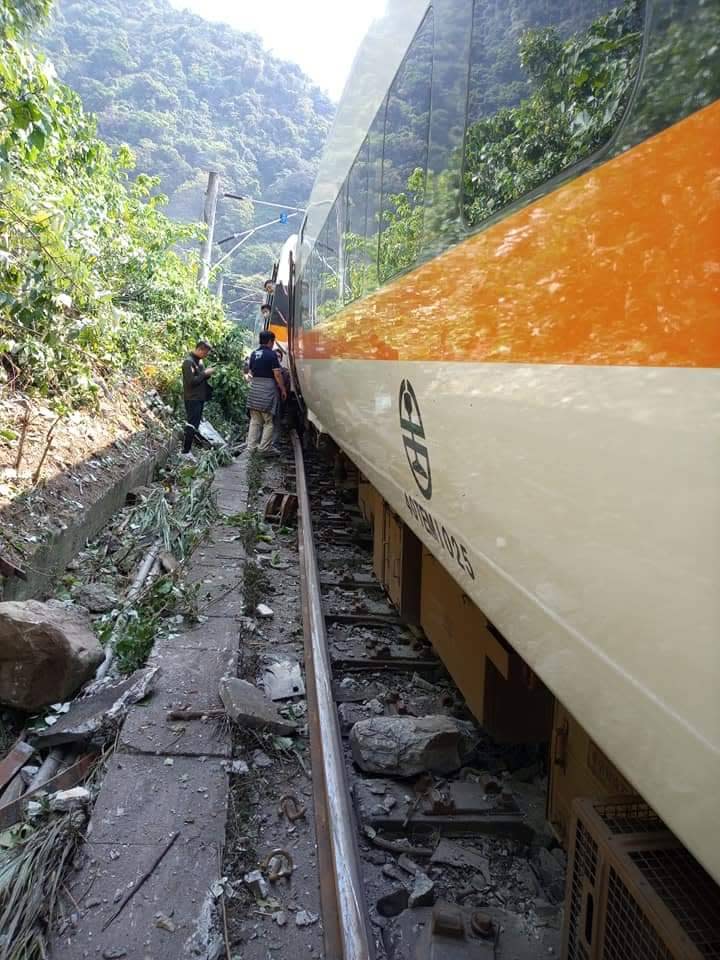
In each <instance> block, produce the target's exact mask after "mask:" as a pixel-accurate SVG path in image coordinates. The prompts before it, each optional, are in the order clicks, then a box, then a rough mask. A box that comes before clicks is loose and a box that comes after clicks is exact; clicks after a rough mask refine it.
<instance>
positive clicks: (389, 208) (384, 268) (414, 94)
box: [379, 10, 433, 280]
mask: <svg viewBox="0 0 720 960" xmlns="http://www.w3.org/2000/svg"><path fill="white" fill-rule="evenodd" d="M432 58H433V14H432V10H430V11H429V13H428V15H427V16H426V17H425V19H424V20H423V22H422V25H421V26H420V29H419V30H418V32H417V33H416V34H415V38H414V40H413V42H412V46H411V47H410V49H409V51H408V53H407V56H406V57H405V59H404V61H403V63H402V66H401V67H400V69H399V71H398V73H397V75H396V77H395V80H394V81H393V85H392V87H391V88H390V92H389V94H388V101H387V110H386V112H385V143H384V148H383V163H382V207H381V211H380V245H379V274H380V279H381V280H387V279H389V278H390V277H392V276H394V274H396V273H398V272H399V271H400V270H404V269H405V268H406V267H409V266H410V265H411V264H412V263H414V261H415V260H416V259H417V255H418V252H419V250H420V242H421V240H422V225H423V210H424V204H425V180H426V177H427V160H428V136H429V128H430V88H431V85H432Z"/></svg>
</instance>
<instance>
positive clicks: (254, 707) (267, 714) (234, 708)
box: [220, 677, 297, 735]
mask: <svg viewBox="0 0 720 960" xmlns="http://www.w3.org/2000/svg"><path fill="white" fill-rule="evenodd" d="M220 699H221V700H222V702H223V705H224V706H225V710H226V711H227V713H228V716H229V717H231V718H232V719H233V720H235V721H236V722H237V723H240V724H242V725H243V726H244V727H248V728H250V729H258V728H261V727H264V728H265V729H267V730H270V731H272V732H273V733H278V734H281V735H284V734H290V733H294V732H295V731H296V730H297V724H295V723H293V722H292V721H290V720H285V719H284V718H283V717H281V716H280V714H279V713H278V710H277V707H276V706H275V705H274V704H273V703H272V701H271V700H269V699H268V698H267V697H266V696H265V694H264V693H263V692H262V690H258V688H257V687H255V686H253V684H252V683H248V681H247V680H240V679H239V678H238V677H223V679H222V680H221V681H220Z"/></svg>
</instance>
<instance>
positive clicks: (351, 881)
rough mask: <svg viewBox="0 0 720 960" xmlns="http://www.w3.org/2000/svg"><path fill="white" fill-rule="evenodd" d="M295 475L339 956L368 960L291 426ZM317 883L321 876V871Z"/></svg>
mask: <svg viewBox="0 0 720 960" xmlns="http://www.w3.org/2000/svg"><path fill="white" fill-rule="evenodd" d="M292 444H293V451H294V454H295V471H296V476H297V496H298V515H299V517H300V523H301V532H302V536H301V557H302V565H301V581H302V582H301V589H302V594H303V615H304V617H306V618H307V622H306V625H305V626H306V637H307V639H308V641H309V643H308V644H307V648H308V649H307V653H308V654H309V656H310V660H311V669H310V670H308V671H307V674H308V681H309V683H312V685H313V694H314V700H315V702H316V704H317V722H318V726H319V731H320V737H319V741H320V745H321V754H322V757H321V760H322V771H323V777H324V781H325V784H324V785H325V806H326V814H327V816H326V822H327V827H328V833H329V839H330V852H331V859H332V867H333V881H334V887H335V901H336V904H337V911H338V917H337V921H338V927H339V929H340V939H341V944H342V958H343V960H374V958H375V944H374V939H373V936H372V931H371V929H370V922H369V916H368V912H367V908H366V904H365V894H364V888H363V883H362V878H361V874H360V865H359V858H358V851H357V845H356V842H355V832H354V822H353V812H352V808H351V804H350V795H349V792H348V788H347V782H346V779H345V760H344V756H343V749H342V740H341V737H340V725H339V722H338V716H337V710H336V708H335V698H334V696H333V689H332V670H331V666H330V654H329V652H328V644H327V634H326V632H325V617H324V615H323V609H322V602H321V599H320V576H319V572H318V565H317V555H316V553H315V543H314V541H313V534H312V520H311V519H310V500H309V497H308V491H307V483H306V480H305V465H304V462H303V453H302V446H301V444H300V440H299V439H298V435H297V433H296V432H295V431H294V430H293V432H292ZM320 879H321V883H322V882H323V878H322V877H321V878H320Z"/></svg>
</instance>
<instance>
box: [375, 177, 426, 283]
mask: <svg viewBox="0 0 720 960" xmlns="http://www.w3.org/2000/svg"><path fill="white" fill-rule="evenodd" d="M424 202H425V171H424V170H422V169H421V168H420V167H418V168H417V169H416V170H414V171H413V172H412V173H411V174H410V176H409V177H408V182H407V190H406V191H405V192H403V193H397V194H393V195H391V196H389V197H388V198H387V200H386V204H391V205H392V208H391V207H390V206H389V205H388V206H386V209H385V210H384V212H383V229H382V233H381V234H380V279H381V280H387V279H389V278H390V277H392V276H394V275H395V274H396V273H399V272H400V271H401V270H405V269H407V267H409V266H411V265H412V264H413V263H414V262H415V260H416V259H417V256H418V254H419V252H420V242H421V240H422V231H423V213H424Z"/></svg>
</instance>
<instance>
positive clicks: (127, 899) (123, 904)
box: [102, 830, 180, 931]
mask: <svg viewBox="0 0 720 960" xmlns="http://www.w3.org/2000/svg"><path fill="white" fill-rule="evenodd" d="M179 836H180V831H179V830H176V831H175V833H174V834H173V835H172V836H171V837H170V839H169V840H168V842H167V843H166V844H165V847H164V848H163V851H162V853H160V855H159V856H158V857H157V858H156V860H155V862H154V863H153V864H152V865H151V866H150V867H149V868H148V869H147V870H146V871H145V873H144V874H143V875H142V876H141V877H140V879H139V880H138V882H137V883H136V884H135V886H134V887H133V888H132V890H131V891H130V893H128V894H127V896H126V897H125V898H124V899H123V900H122V901H121V903H120V906H119V907H118V908H117V910H116V911H115V913H114V914H113V915H112V916H111V917H110V919H109V920H106V921H105V923H104V924H103V925H102V929H103V931H104V930H107V928H108V927H109V926H110V924H111V923H112V922H113V920H115V919H116V918H117V917H119V916H120V914H121V913H122V912H123V910H124V909H125V907H126V906H127V905H128V903H129V902H130V901H131V900H132V898H133V897H134V896H135V894H136V893H137V892H138V890H139V889H140V887H142V885H143V884H144V883H145V881H146V880H149V879H150V877H151V876H152V875H153V873H154V872H155V870H157V868H158V867H159V866H160V863H161V862H162V860H163V858H164V857H165V855H166V854H167V853H168V851H169V850H170V848H171V847H172V845H173V844H174V843H175V841H176V840H177V838H178V837H179Z"/></svg>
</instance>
